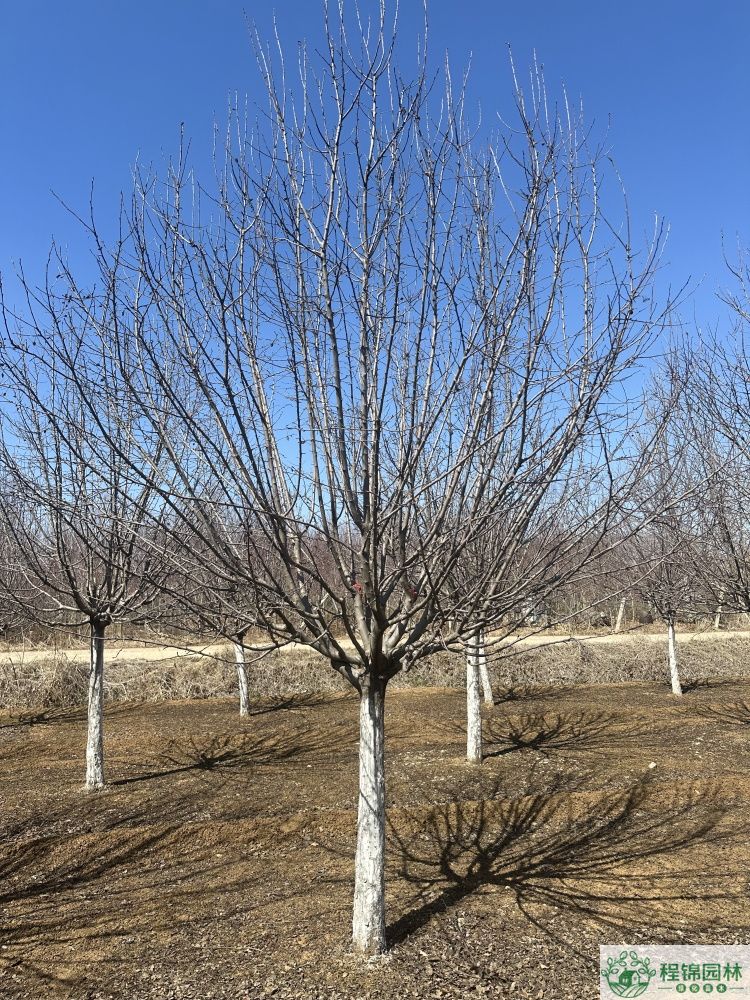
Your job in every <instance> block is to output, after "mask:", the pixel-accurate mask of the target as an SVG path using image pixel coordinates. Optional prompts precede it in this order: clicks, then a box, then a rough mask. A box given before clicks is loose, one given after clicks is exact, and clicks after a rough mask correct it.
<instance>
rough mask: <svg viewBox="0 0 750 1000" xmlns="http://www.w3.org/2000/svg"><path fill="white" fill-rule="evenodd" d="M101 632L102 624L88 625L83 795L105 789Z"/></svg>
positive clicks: (93, 623) (102, 634)
mask: <svg viewBox="0 0 750 1000" xmlns="http://www.w3.org/2000/svg"><path fill="white" fill-rule="evenodd" d="M104 630H105V626H104V625H103V624H102V623H101V622H92V623H91V656H90V660H89V706H88V739H87V741H86V791H87V792H96V791H99V789H101V788H104V729H103V714H104Z"/></svg>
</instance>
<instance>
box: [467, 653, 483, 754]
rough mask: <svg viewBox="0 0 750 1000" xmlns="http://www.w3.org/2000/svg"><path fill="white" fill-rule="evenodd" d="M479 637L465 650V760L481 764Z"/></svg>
mask: <svg viewBox="0 0 750 1000" xmlns="http://www.w3.org/2000/svg"><path fill="white" fill-rule="evenodd" d="M479 648H480V646H479V636H477V635H474V636H472V637H471V639H469V642H468V646H467V649H466V759H467V760H468V761H469V763H471V764H481V763H482V709H481V705H480V701H479Z"/></svg>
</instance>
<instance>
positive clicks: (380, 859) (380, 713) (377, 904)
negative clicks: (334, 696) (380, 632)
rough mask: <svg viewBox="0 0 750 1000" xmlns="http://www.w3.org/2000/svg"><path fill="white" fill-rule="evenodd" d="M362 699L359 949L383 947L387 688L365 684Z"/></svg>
mask: <svg viewBox="0 0 750 1000" xmlns="http://www.w3.org/2000/svg"><path fill="white" fill-rule="evenodd" d="M365 684H366V686H364V687H363V689H362V694H361V695H360V702H359V810H358V816H357V854H356V857H355V861H354V918H353V921H352V942H353V945H354V948H355V950H356V951H359V952H362V953H363V954H365V955H380V954H381V953H382V952H384V951H385V758H384V740H385V729H384V709H385V686H384V685H383V684H382V683H380V682H378V681H377V680H374V679H373V680H370V681H366V682H365Z"/></svg>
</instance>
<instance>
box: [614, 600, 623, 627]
mask: <svg viewBox="0 0 750 1000" xmlns="http://www.w3.org/2000/svg"><path fill="white" fill-rule="evenodd" d="M624 621H625V598H624V597H623V598H622V600H621V601H620V607H619V608H618V609H617V621H616V622H615V633H617V632H619V631H620V629H621V628H622V625H623V622H624Z"/></svg>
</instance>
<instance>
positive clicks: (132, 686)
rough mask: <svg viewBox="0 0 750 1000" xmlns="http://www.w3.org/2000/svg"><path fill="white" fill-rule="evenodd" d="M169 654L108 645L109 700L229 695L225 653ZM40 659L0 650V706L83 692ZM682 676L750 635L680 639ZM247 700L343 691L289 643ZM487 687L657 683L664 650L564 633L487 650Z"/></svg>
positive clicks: (711, 663) (426, 679)
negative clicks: (562, 637) (551, 639)
mask: <svg viewBox="0 0 750 1000" xmlns="http://www.w3.org/2000/svg"><path fill="white" fill-rule="evenodd" d="M215 650H216V647H212V652H211V654H208V653H207V654H203V655H202V654H192V655H186V654H184V653H183V654H181V655H172V656H168V657H166V658H162V659H157V658H156V656H155V653H154V651H153V650H150V649H137V648H130V649H119V650H113V651H110V652H109V654H108V663H107V668H106V674H105V688H106V697H107V699H108V700H109V701H118V702H119V701H149V702H151V701H154V702H156V701H170V700H180V699H202V698H220V697H229V696H233V695H235V694H236V692H237V676H236V671H235V666H234V662H233V660H232V658H231V656H230V654H229V651H228V650H227V651H226V655H224V656H221V655H215V652H214V651H215ZM76 654H77V655H73V652H66V651H59V652H57V653H56V654H55V653H51V654H48V655H46V656H40V655H38V654H36V655H34V656H33V657H23V656H22V655H20V654H19V655H18V657H15V656H14V655H13V654H10V653H9V654H5V656H4V661H3V662H1V663H0V708H12V709H16V708H18V709H23V708H33V707H42V708H65V707H70V706H72V705H77V704H80V703H81V702H83V701H84V700H85V697H86V684H87V665H86V662H85V659H84V657H83V656H81V655H80V651H76ZM680 659H681V672H682V675H683V679H684V680H685V682H686V683H688V684H691V683H695V682H696V681H698V680H699V679H709V678H718V677H747V676H748V675H749V674H750V636H745V635H743V636H736V635H735V636H731V637H724V636H716V637H713V636H710V637H709V636H702V637H700V638H697V637H696V638H688V637H685V639H684V640H683V642H682V643H681V645H680ZM249 670H250V684H251V692H252V695H253V697H255V698H258V697H260V698H276V697H281V696H284V695H298V694H303V695H306V694H314V693H319V692H328V691H344V690H346V688H347V685H346V682H345V681H343V680H342V679H341V678H340V677H339V676H338V675H337V674H336V673H334V672H333V670H331V668H330V667H329V666H328V664H327V663H326V662H325V661H324V660H323V659H322V658H321V657H320V656H318V655H317V654H316V653H314V652H312V651H309V650H305V649H304V648H301V647H295V648H294V649H289V650H280V651H277V652H275V653H272V654H268V655H267V656H265V657H263V658H262V659H260V660H257V661H256V662H254V663H252V664H251V665H250V668H249ZM464 671H465V667H464V661H463V657H462V656H461V655H459V654H451V653H440V654H437V655H435V656H433V657H432V658H431V659H429V660H428V661H425V662H423V663H421V664H419V665H418V666H417V667H415V668H414V669H413V670H411V671H410V672H409V673H408V674H403V675H399V676H398V677H396V678H395V680H394V681H393V685H392V686H393V687H395V688H407V687H408V688H411V687H425V686H427V687H434V686H437V687H453V688H461V687H463V686H464V681H465V676H464ZM490 673H491V676H492V680H493V684H494V685H495V686H496V687H497V688H498V689H499V690H502V689H507V688H517V687H523V686H527V685H535V684H537V685H538V684H553V685H567V684H611V683H618V682H622V681H661V680H665V679H666V677H667V671H666V664H665V648H664V645H663V644H662V643H661V642H657V641H654V639H653V637H636V636H624V637H622V638H619V637H611V641H601V639H600V640H594V641H592V642H586V641H579V640H568V641H564V642H555V643H551V644H549V645H535V646H531V647H528V648H522V647H520V646H519V647H515V648H514V650H513V651H512V652H508V651H506V652H504V653H503V654H502V655H493V656H492V659H491V664H490Z"/></svg>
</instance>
